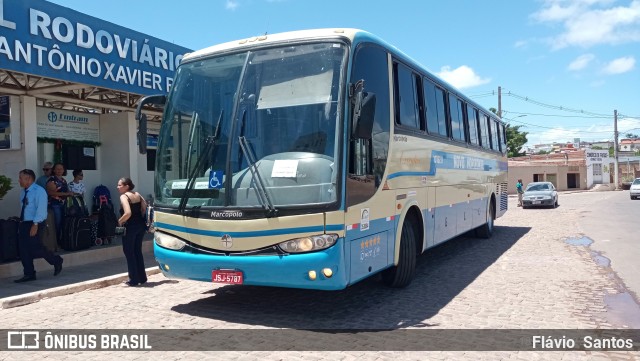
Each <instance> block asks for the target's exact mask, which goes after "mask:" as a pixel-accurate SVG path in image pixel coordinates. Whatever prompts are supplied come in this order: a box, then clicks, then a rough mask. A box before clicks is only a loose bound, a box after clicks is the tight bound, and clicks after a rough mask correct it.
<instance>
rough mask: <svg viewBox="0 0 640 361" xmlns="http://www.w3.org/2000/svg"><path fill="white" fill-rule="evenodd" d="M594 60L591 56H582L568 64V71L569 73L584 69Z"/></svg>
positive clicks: (593, 56)
mask: <svg viewBox="0 0 640 361" xmlns="http://www.w3.org/2000/svg"><path fill="white" fill-rule="evenodd" d="M593 59H595V55H593V54H582V55H580V56H579V57H577V58H576V59H575V60H574V61H572V62H571V64H569V67H568V69H569V70H571V71H578V70H582V69H584V68H586V67H587V66H588V65H589V63H590V62H591V61H592V60H593Z"/></svg>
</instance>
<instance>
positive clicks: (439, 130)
mask: <svg viewBox="0 0 640 361" xmlns="http://www.w3.org/2000/svg"><path fill="white" fill-rule="evenodd" d="M423 84H424V92H423V93H424V98H425V103H426V106H427V109H426V110H427V111H426V113H427V130H428V131H429V134H433V135H441V136H445V137H446V136H447V118H446V113H445V109H444V91H443V90H442V89H441V88H439V87H437V86H436V85H435V84H434V83H433V82H432V81H431V80H429V79H426V78H425V79H424V80H423Z"/></svg>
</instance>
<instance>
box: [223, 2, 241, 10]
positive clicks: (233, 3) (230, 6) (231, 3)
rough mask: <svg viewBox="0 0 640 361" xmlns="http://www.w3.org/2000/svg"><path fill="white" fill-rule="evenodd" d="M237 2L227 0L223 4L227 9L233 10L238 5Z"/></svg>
mask: <svg viewBox="0 0 640 361" xmlns="http://www.w3.org/2000/svg"><path fill="white" fill-rule="evenodd" d="M238 5H239V4H238V2H237V1H235V0H227V5H226V6H225V7H226V8H227V10H232V11H233V10H235V9H236V8H237V7H238Z"/></svg>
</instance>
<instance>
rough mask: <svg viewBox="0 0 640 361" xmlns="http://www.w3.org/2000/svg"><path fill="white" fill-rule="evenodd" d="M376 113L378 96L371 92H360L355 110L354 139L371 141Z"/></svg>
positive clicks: (355, 103)
mask: <svg viewBox="0 0 640 361" xmlns="http://www.w3.org/2000/svg"><path fill="white" fill-rule="evenodd" d="M375 113H376V95H375V94H374V93H371V92H365V91H360V92H358V93H357V94H356V100H355V102H354V110H353V133H352V135H353V138H355V139H371V136H372V134H371V133H372V132H373V120H374V118H375Z"/></svg>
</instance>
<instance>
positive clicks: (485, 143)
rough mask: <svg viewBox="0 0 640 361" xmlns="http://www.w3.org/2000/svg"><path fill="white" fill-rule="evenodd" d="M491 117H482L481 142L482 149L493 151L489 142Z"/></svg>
mask: <svg viewBox="0 0 640 361" xmlns="http://www.w3.org/2000/svg"><path fill="white" fill-rule="evenodd" d="M488 127H489V117H488V116H486V115H484V114H482V115H480V141H481V142H482V147H483V148H487V149H491V143H490V141H489V128H488Z"/></svg>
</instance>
